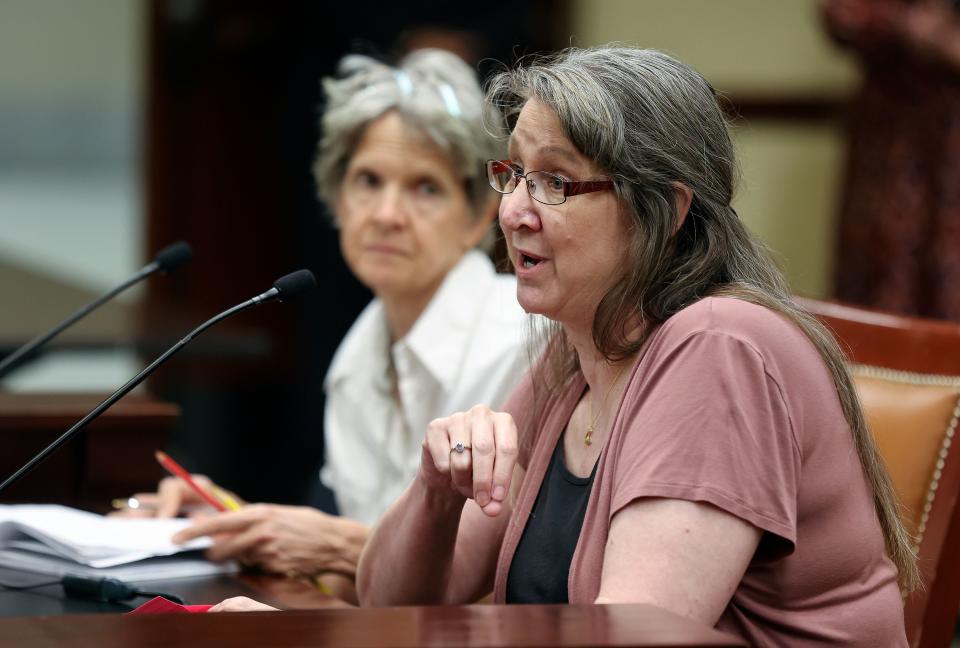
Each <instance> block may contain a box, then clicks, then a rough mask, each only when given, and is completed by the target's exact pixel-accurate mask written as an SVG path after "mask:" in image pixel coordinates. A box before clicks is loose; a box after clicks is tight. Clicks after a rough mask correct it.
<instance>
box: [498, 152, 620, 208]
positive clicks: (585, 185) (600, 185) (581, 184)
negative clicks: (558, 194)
mask: <svg viewBox="0 0 960 648" xmlns="http://www.w3.org/2000/svg"><path fill="white" fill-rule="evenodd" d="M494 165H500V166H501V167H502V168H503V171H501V172H500V173H503V172H505V171H510V173H512V174H513V183H514V184H513V189H510V190H509V191H504V190H502V189H498V188H497V185H496V184H495V180H494V176H496V175H498V174H497V173H495V172H494ZM485 167H486V172H487V182H488V183H489V184H490V187H491V188H492V189H493V190H494V191H496V192H497V193H499V194H503V195H507V194H512V193H513V192H514V191H515V190H516V189H517V187H518V186H519V185H520V178H523V179H524V180H525V181H527V176H528V175H530V174H534V173H536V174H541V175H543V176H546V177H547V178H549V179H552V180H556V181H559V182H560V183H561V184H562V186H563V200H561V201H560V202H546V201H543V200H540V199H539V198H537V197H536V196H535V195H533V192H531V191H529V187H528V188H527V191H528V192H529V193H530V197H531V198H533V199H534V200H536V201H537V202H538V203H540V204H542V205H562V204H563V203H565V202H567V198H568V197H570V196H579V195H581V194H586V193H593V192H594V191H606V190H608V189H613V187H614V182H613V180H582V181H577V180H564V179H563V178H561V177H560V176H558V175H556V174H555V173H550V172H549V171H527V172H526V173H521V172H520V170H519V168H518V167H517V166H516V165H515V164H514V163H513V161H512V160H487V162H486V164H485ZM528 182H529V181H528Z"/></svg>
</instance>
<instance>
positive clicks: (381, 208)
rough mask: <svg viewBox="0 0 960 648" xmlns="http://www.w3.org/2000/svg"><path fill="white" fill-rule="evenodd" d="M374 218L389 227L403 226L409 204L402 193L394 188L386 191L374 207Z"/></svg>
mask: <svg viewBox="0 0 960 648" xmlns="http://www.w3.org/2000/svg"><path fill="white" fill-rule="evenodd" d="M373 218H374V220H375V221H376V222H377V223H379V224H380V225H383V226H387V227H396V226H398V225H401V224H403V223H404V222H405V221H406V218H407V204H406V201H405V200H404V198H403V195H402V192H401V191H399V190H398V189H397V188H393V187H388V188H386V189H384V191H382V192H381V194H380V196H378V199H377V202H376V204H375V205H374V208H373Z"/></svg>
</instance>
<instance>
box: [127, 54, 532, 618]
mask: <svg viewBox="0 0 960 648" xmlns="http://www.w3.org/2000/svg"><path fill="white" fill-rule="evenodd" d="M324 89H325V91H326V97H327V100H326V106H325V110H324V114H323V119H322V126H323V129H322V130H323V136H322V140H321V142H320V148H319V154H318V157H317V161H316V165H315V169H314V171H315V175H316V179H317V183H318V187H319V190H320V194H321V197H322V198H323V199H324V200H325V201H326V202H327V204H328V205H330V206H331V207H332V210H333V212H334V213H335V221H336V226H337V227H338V228H339V230H340V243H341V248H342V250H343V255H344V258H345V259H346V261H347V263H348V265H349V266H350V269H351V271H352V272H353V273H354V274H355V275H356V276H357V277H358V278H359V279H360V281H361V282H363V283H364V284H365V285H366V286H368V287H369V288H370V289H371V291H372V292H373V293H374V295H375V299H374V300H373V301H372V302H371V303H370V305H369V306H368V307H367V308H366V309H365V310H364V311H363V313H362V314H361V315H360V317H359V318H358V319H357V321H356V322H355V323H354V325H353V326H352V328H351V329H350V331H349V332H348V333H347V335H346V337H345V338H344V340H343V342H342V343H341V344H340V347H339V349H338V350H337V352H336V355H335V356H334V359H333V362H332V364H331V366H330V369H329V372H328V374H327V377H326V380H325V389H326V394H327V402H326V410H325V412H324V424H325V453H326V464H325V466H324V468H323V470H322V473H321V476H322V479H323V481H324V483H325V484H326V485H327V486H329V487H330V488H331V489H332V490H333V492H334V495H335V497H336V501H337V504H338V507H339V511H340V516H333V515H328V514H326V513H323V512H321V511H318V510H315V509H313V508H309V507H301V506H280V505H272V504H253V505H245V506H243V508H242V510H240V511H236V512H228V513H222V514H219V515H216V516H214V517H210V518H208V519H204V520H202V521H199V522H197V523H196V524H194V525H193V526H192V527H190V528H188V529H187V530H185V531H183V532H182V533H180V534H179V535H178V536H176V537H175V540H176V541H180V542H182V541H186V540H187V539H189V538H193V537H198V536H204V535H211V536H213V537H214V538H215V543H214V545H213V546H212V547H211V548H210V549H209V551H208V555H209V557H210V558H211V559H213V560H218V561H219V560H229V559H236V560H239V561H241V562H242V563H244V564H246V565H253V566H257V567H260V568H262V569H264V570H266V571H270V572H277V573H283V574H289V575H291V576H293V575H296V576H307V577H311V578H312V577H316V576H319V575H322V574H332V575H340V576H345V577H346V578H345V579H344V578H335V577H334V576H332V575H331V576H329V578H330V580H329V581H328V584H329V585H330V586H331V587H333V588H334V591H335V592H336V593H338V594H339V595H341V596H343V597H344V598H347V599H350V598H351V583H352V577H353V574H354V572H355V570H356V565H357V561H358V559H359V556H360V551H361V549H362V548H363V546H364V543H365V542H366V538H367V535H368V533H369V527H370V525H372V524H374V523H375V522H376V521H377V519H378V518H379V517H380V515H381V514H382V513H383V511H384V510H385V509H386V508H387V506H388V505H389V504H390V503H391V502H393V501H394V500H395V499H397V497H399V495H400V494H401V493H402V492H403V490H404V488H406V486H407V485H408V484H409V483H410V481H411V480H413V478H414V477H415V475H416V472H417V468H418V465H419V461H420V444H421V439H422V435H423V430H424V429H426V427H427V425H428V423H429V422H430V420H432V419H434V418H435V417H437V416H440V415H442V414H446V413H448V412H451V411H456V410H458V409H464V408H466V407H469V406H471V405H473V404H475V403H477V402H481V403H489V404H491V405H492V406H500V405H502V404H503V402H504V400H505V398H506V396H507V395H508V394H509V393H510V391H511V390H512V388H513V387H514V386H515V384H516V382H517V380H518V378H519V377H520V376H521V375H522V373H523V372H524V371H525V370H526V369H527V368H528V367H529V360H528V356H527V352H526V350H525V348H524V345H523V334H522V330H523V322H524V321H525V316H524V313H523V311H522V309H521V308H520V306H519V305H518V303H517V299H516V282H515V278H514V277H513V276H511V275H500V274H497V273H496V272H495V270H494V267H493V264H492V263H491V261H490V260H489V259H488V257H487V256H486V255H485V254H484V252H483V251H481V250H479V249H477V248H478V246H482V245H483V244H484V243H485V242H489V240H490V238H491V224H492V221H493V219H494V218H495V216H496V197H495V195H491V192H490V191H489V187H488V186H487V181H486V178H485V175H484V161H485V160H487V159H489V158H491V157H497V156H498V155H499V154H500V151H501V150H502V149H501V147H502V144H500V143H498V142H497V141H496V140H495V139H493V138H492V137H491V136H490V135H489V134H488V132H487V130H486V127H485V118H487V119H489V117H490V113H488V114H487V115H485V114H484V110H485V109H484V104H483V101H482V91H481V89H480V87H479V84H478V82H477V79H476V75H475V73H474V72H473V71H472V70H471V69H470V68H469V66H467V65H466V64H465V63H464V62H463V61H462V60H460V59H459V58H457V57H456V56H454V55H453V54H450V53H448V52H444V51H441V50H420V51H414V52H412V53H410V54H409V55H407V56H406V57H405V58H404V59H403V60H402V61H401V62H400V64H399V66H398V67H390V66H388V65H384V64H382V63H379V62H377V61H375V60H373V59H371V58H368V57H365V56H356V55H354V56H347V57H345V58H344V59H343V60H342V61H341V63H340V66H339V76H338V77H337V78H334V79H326V80H325V81H324ZM330 308H336V304H330ZM265 433H269V432H268V431H265ZM201 483H203V484H205V485H207V486H211V484H210V483H209V481H208V480H202V479H201ZM136 497H138V498H139V499H140V500H142V501H143V502H144V503H145V504H147V505H149V504H152V503H153V504H156V505H157V507H158V508H157V515H160V516H172V515H176V514H177V513H178V511H180V510H181V509H182V507H184V506H192V505H196V504H198V503H201V502H200V501H199V498H198V497H197V496H196V495H195V494H194V492H193V491H191V490H190V489H189V488H188V487H186V485H185V484H184V483H183V482H182V481H181V480H179V479H175V478H168V479H165V480H163V481H162V482H161V483H160V486H159V489H158V493H157V494H138V495H137V496H136Z"/></svg>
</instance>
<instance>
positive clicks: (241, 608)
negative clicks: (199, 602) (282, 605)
mask: <svg viewBox="0 0 960 648" xmlns="http://www.w3.org/2000/svg"><path fill="white" fill-rule="evenodd" d="M276 611H277V608H275V607H270V606H269V605H266V604H264V603H260V602H259V601H254V600H253V599H249V598H247V597H246V596H234V597H233V598H228V599H227V600H225V601H221V602H219V603H217V604H216V605H214V606H213V607H212V608H210V609H209V610H207V612H276Z"/></svg>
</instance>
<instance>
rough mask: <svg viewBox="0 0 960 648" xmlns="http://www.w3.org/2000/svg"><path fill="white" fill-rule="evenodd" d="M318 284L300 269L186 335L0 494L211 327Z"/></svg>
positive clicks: (39, 456) (1, 487)
mask: <svg viewBox="0 0 960 648" xmlns="http://www.w3.org/2000/svg"><path fill="white" fill-rule="evenodd" d="M315 285H316V279H314V277H313V273H311V272H310V271H309V270H298V271H296V272H293V273H290V274H288V275H285V276H283V277H281V278H279V279H277V280H276V281H275V282H274V284H273V288H271V289H270V290H268V291H266V292H264V293H261V294H259V295H257V296H256V297H254V298H252V299H248V300H247V301H245V302H243V303H240V304H237V305H236V306H234V307H233V308H228V309H227V310H225V311H223V312H222V313H220V314H219V315H215V316H214V317H211V318H210V319H208V320H207V321H206V322H204V323H203V324H201V325H200V326H198V327H197V328H195V329H193V330H192V331H190V332H189V333H187V335H186V336H184V338H183V339H181V340H180V341H179V342H177V343H176V344H174V345H173V346H172V347H170V348H169V349H167V350H166V351H165V352H164V353H163V355H161V356H160V357H159V358H157V359H156V360H154V361H153V362H151V363H150V364H149V365H148V366H147V367H146V368H145V369H144V370H143V371H141V372H140V373H138V374H137V375H136V376H134V377H133V378H131V379H130V380H129V381H127V383H126V384H125V385H123V387H121V388H120V389H118V390H117V391H115V392H113V394H111V395H110V396H109V397H108V398H107V399H106V400H104V401H103V402H102V403H100V404H99V405H97V406H96V407H95V408H94V409H93V411H92V412H90V413H89V414H87V415H86V416H84V417H83V418H82V419H80V420H79V421H77V422H76V423H75V424H74V425H73V427H71V428H70V429H69V430H67V431H66V432H64V433H63V434H61V435H60V437H59V438H57V439H56V440H55V441H54V442H53V443H51V444H50V445H48V446H47V447H46V448H44V449H43V450H42V451H40V453H39V454H37V455H36V456H35V457H34V458H33V459H31V460H30V461H28V462H27V463H26V464H24V465H23V467H21V468H20V469H19V470H18V471H17V472H15V473H13V474H12V475H10V477H8V478H7V479H6V481H4V482H3V483H2V484H0V492H3V491H4V490H6V489H7V488H9V487H10V486H11V485H13V484H14V483H16V482H17V481H19V480H20V479H21V478H22V477H23V476H24V475H26V474H27V473H28V472H30V471H31V470H33V469H34V468H36V467H37V466H38V465H39V464H40V462H42V461H43V460H44V459H46V458H47V457H49V456H50V455H51V454H53V453H54V452H56V451H57V449H58V448H60V446H62V445H63V444H64V443H66V442H67V441H69V440H70V439H72V438H73V437H74V436H75V435H76V434H77V432H79V431H80V430H82V429H83V428H85V427H86V426H87V424H89V423H90V421H92V420H93V419H95V418H97V417H98V416H100V414H102V413H103V412H104V410H106V409H107V408H109V407H110V406H111V405H113V404H114V403H116V402H117V401H118V400H120V399H121V398H123V397H124V396H125V395H127V394H128V393H129V392H130V390H131V389H133V388H134V387H136V386H137V385H139V384H140V383H141V382H143V380H144V379H145V378H146V377H147V376H149V375H150V374H152V373H153V372H154V370H155V369H156V368H157V367H159V366H160V365H162V364H163V363H164V362H166V361H167V360H168V359H169V358H170V357H171V356H172V355H173V354H175V353H176V352H178V351H179V350H180V349H182V348H183V347H184V346H186V345H187V344H188V343H189V342H190V341H191V340H192V339H193V338H195V337H196V336H198V335H200V334H201V333H203V332H204V331H206V330H207V329H208V328H210V327H211V326H213V325H214V324H216V323H217V322H219V321H221V320H225V319H227V318H228V317H230V316H231V315H235V314H237V313H239V312H240V311H244V310H247V309H248V308H252V307H254V306H258V305H260V304H263V303H266V302H268V301H271V300H273V299H276V300H278V301H286V300H288V299H291V298H293V297H296V296H297V295H298V294H299V293H301V292H304V291H306V290H310V289H311V288H313V287H314V286H315Z"/></svg>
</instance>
